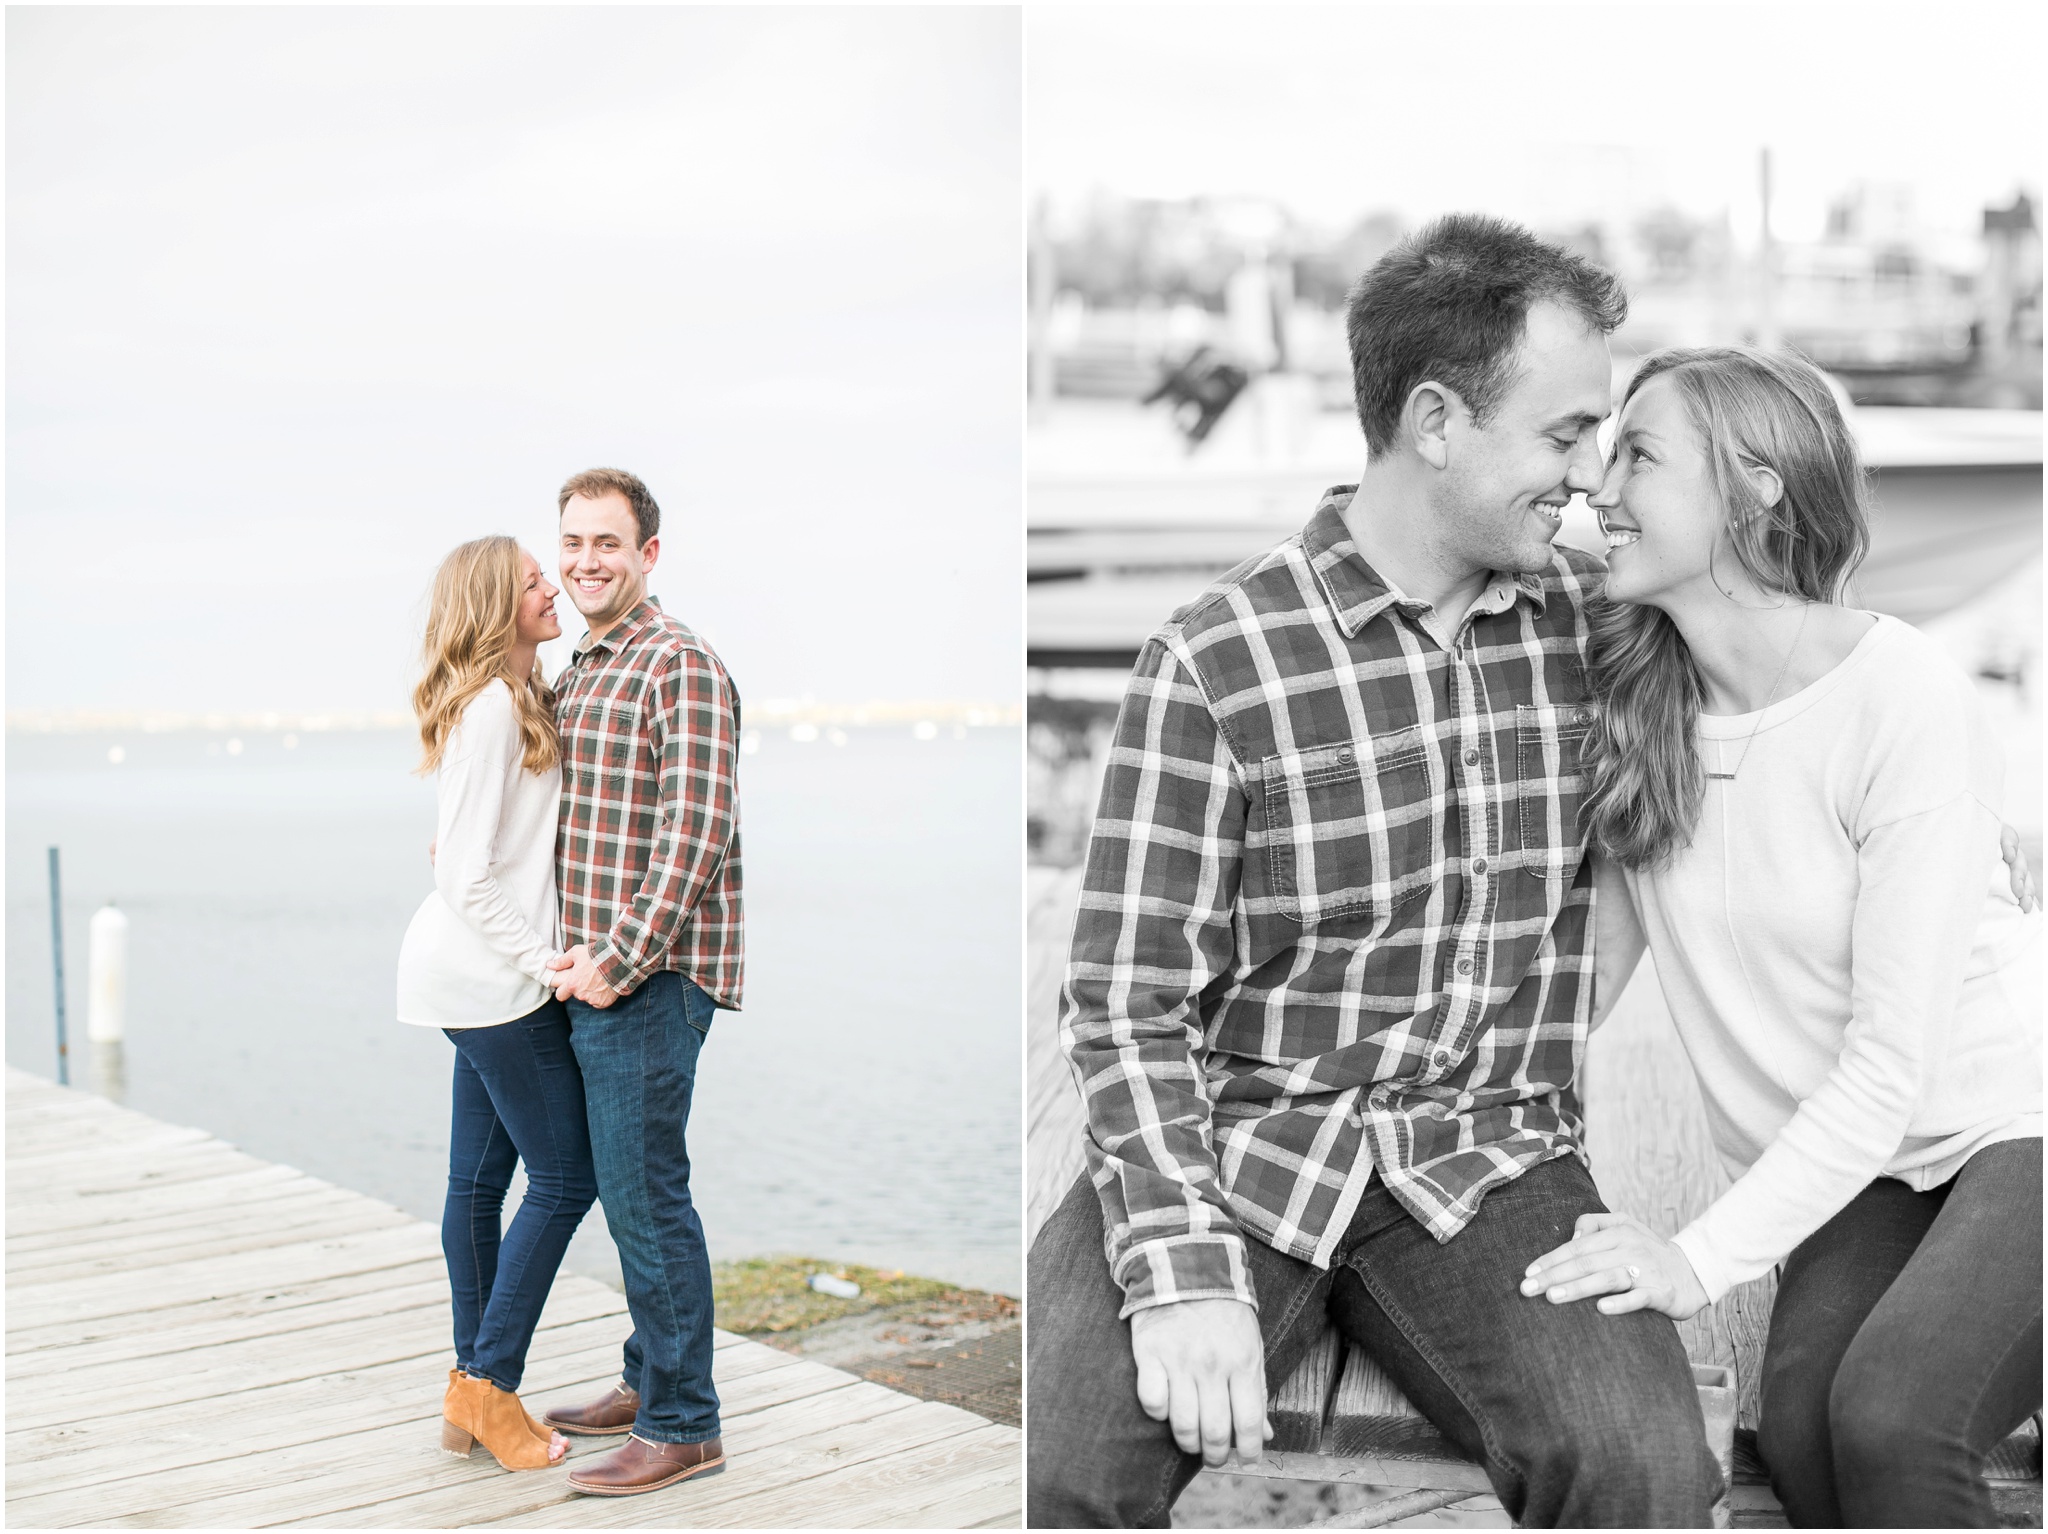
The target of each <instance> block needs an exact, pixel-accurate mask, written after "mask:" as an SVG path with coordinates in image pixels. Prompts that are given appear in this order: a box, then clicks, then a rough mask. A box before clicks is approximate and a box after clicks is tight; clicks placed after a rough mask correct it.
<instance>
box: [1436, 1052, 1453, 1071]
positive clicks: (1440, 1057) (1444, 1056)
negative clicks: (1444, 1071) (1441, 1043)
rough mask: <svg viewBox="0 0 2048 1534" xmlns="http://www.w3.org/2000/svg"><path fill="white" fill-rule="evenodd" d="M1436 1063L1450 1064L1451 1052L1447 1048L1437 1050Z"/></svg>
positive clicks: (1441, 1064)
mask: <svg viewBox="0 0 2048 1534" xmlns="http://www.w3.org/2000/svg"><path fill="white" fill-rule="evenodd" d="M1436 1063H1437V1065H1438V1066H1439V1067H1441V1066H1446V1065H1449V1064H1450V1063H1451V1052H1450V1051H1449V1050H1447V1049H1440V1050H1438V1051H1437V1052H1436Z"/></svg>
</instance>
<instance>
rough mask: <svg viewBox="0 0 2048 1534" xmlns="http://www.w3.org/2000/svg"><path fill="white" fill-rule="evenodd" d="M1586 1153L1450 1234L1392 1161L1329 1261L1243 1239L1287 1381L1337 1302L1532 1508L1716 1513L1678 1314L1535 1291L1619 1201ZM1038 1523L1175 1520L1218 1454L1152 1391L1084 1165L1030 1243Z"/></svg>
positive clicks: (1674, 1522) (1513, 1190) (1574, 1514)
mask: <svg viewBox="0 0 2048 1534" xmlns="http://www.w3.org/2000/svg"><path fill="white" fill-rule="evenodd" d="M1603 1207H1604V1206H1603V1205H1602V1204H1601V1202H1600V1199H1599V1195H1598V1194H1597V1193H1596V1192H1595V1191H1594V1189H1593V1180H1592V1178H1591V1177H1590V1176H1588V1175H1587V1173H1586V1170H1585V1168H1584V1167H1583V1166H1581V1165H1580V1164H1579V1162H1578V1161H1576V1160H1573V1159H1569V1158H1567V1159H1560V1160H1556V1161H1546V1162H1543V1163H1542V1164H1540V1165H1538V1166H1534V1167H1531V1168H1530V1169H1529V1170H1528V1171H1526V1172H1524V1173H1523V1174H1522V1175H1521V1176H1520V1177H1518V1178H1516V1179H1515V1180H1514V1181H1513V1182H1511V1183H1507V1184H1505V1185H1504V1186H1502V1187H1498V1188H1495V1189H1494V1190H1493V1191H1492V1192H1491V1193H1489V1194H1487V1196H1486V1201H1485V1202H1484V1203H1483V1204H1481V1205H1480V1206H1479V1213H1478V1214H1477V1215H1476V1216H1475V1217H1474V1218H1473V1220H1472V1222H1471V1224H1469V1225H1467V1226H1466V1227H1465V1229H1464V1230H1462V1231H1460V1232H1459V1233H1458V1234H1457V1235H1456V1236H1454V1237H1453V1238H1452V1239H1451V1240H1450V1241H1449V1242H1448V1243H1447V1244H1445V1245H1441V1246H1440V1245H1438V1244H1437V1242H1436V1240H1435V1238H1434V1237H1432V1236H1431V1235H1430V1234H1429V1233H1428V1232H1427V1231H1426V1230H1424V1229H1423V1228H1422V1226H1421V1225H1420V1224H1418V1223H1417V1222H1416V1220H1415V1219H1414V1217H1413V1216H1411V1215H1410V1214H1409V1213H1408V1212H1407V1211H1406V1210H1405V1209H1403V1208H1402V1207H1401V1206H1400V1205H1399V1204H1398V1203H1396V1202H1395V1201H1394V1198H1393V1196H1392V1195H1391V1194H1390V1193H1388V1192H1387V1190H1386V1187H1385V1185H1384V1184H1383V1183H1381V1182H1379V1181H1378V1180H1377V1179H1375V1181H1374V1182H1373V1184H1372V1186H1371V1187H1370V1188H1368V1189H1367V1191H1366V1195H1365V1197H1364V1199H1363V1200H1361V1201H1360V1204H1359V1210H1358V1214H1357V1217H1356V1218H1355V1219H1354V1220H1353V1221H1352V1224H1351V1228H1350V1229H1349V1230H1348V1231H1347V1232H1346V1233H1345V1236H1344V1239H1343V1241H1342V1242H1341V1243H1340V1244H1339V1246H1338V1250H1337V1253H1336V1257H1335V1260H1334V1261H1333V1262H1332V1264H1331V1267H1330V1271H1328V1272H1322V1271H1320V1270H1318V1269H1316V1268H1314V1267H1312V1266H1311V1265H1309V1264H1308V1263H1306V1262H1302V1261H1300V1260H1298V1259H1296V1258H1293V1257H1287V1256H1284V1255H1282V1254H1281V1253H1279V1252H1276V1251H1274V1250H1273V1249H1272V1248H1271V1247H1268V1246H1266V1245H1265V1244H1264V1243H1263V1242H1260V1241H1256V1240H1252V1241H1248V1242H1247V1243H1246V1245H1247V1248H1248V1250H1247V1254H1246V1259H1247V1262H1248V1263H1249V1265H1250V1268H1251V1273H1252V1282H1253V1286H1254V1292H1255V1293H1256V1294H1257V1295H1258V1300H1259V1330H1260V1332H1261V1333H1262V1334H1263V1336H1264V1338H1265V1344H1266V1385H1267V1389H1268V1390H1269V1391H1270V1390H1272V1389H1273V1388H1275V1387H1276V1386H1278V1385H1279V1384H1280V1382H1281V1381H1282V1380H1284V1379H1286V1377H1287V1376H1288V1375H1289V1374H1291V1373H1292V1372H1293V1371H1294V1368H1295V1366H1296V1365H1297V1364H1299V1363H1300V1362H1301V1360H1302V1357H1303V1355H1304V1354H1305V1353H1306V1352H1307V1350H1308V1348H1309V1346H1310V1345H1311V1344H1312V1343H1313V1342H1314V1341H1315V1339H1316V1338H1317V1337H1318V1336H1320V1335H1321V1333H1322V1331H1323V1329H1324V1327H1325V1325H1326V1324H1327V1323H1328V1322H1330V1321H1335V1322H1336V1324H1337V1325H1338V1327H1339V1328H1340V1329H1341V1330H1342V1331H1343V1332H1344V1334H1345V1335H1346V1336H1347V1337H1349V1338H1351V1339H1352V1340H1353V1341H1355V1342H1358V1343H1360V1344H1362V1345H1363V1346H1364V1347H1365V1349H1366V1350H1367V1352H1369V1353H1370V1354H1371V1355H1372V1356H1373V1358H1374V1359H1376V1360H1377V1361H1378V1362H1379V1364H1380V1366H1381V1367H1382V1368H1384V1369H1385V1370H1386V1371H1387V1373H1388V1374H1389V1375H1390V1376H1392V1378H1393V1380H1394V1383H1395V1384H1396V1385H1398V1386H1399V1387H1400V1388H1401V1390H1402V1391H1403V1392H1405V1393H1406V1394H1407V1396H1408V1399H1409V1400H1411V1401H1413V1402H1414V1403H1415V1405H1416V1408H1417V1409H1418V1410H1420V1411H1421V1412H1422V1414H1423V1415H1424V1416H1426V1417H1428V1418H1429V1420H1430V1421H1431V1422H1432V1423H1434V1424H1435V1425H1436V1428H1437V1431H1438V1432H1440V1433H1442V1434H1443V1435H1444V1437H1446V1438H1447V1439H1449V1440H1450V1441H1451V1442H1452V1443H1454V1444H1456V1445H1457V1446H1458V1447H1459V1448H1460V1449H1461V1450H1463V1451H1464V1452H1465V1453H1467V1454H1469V1455H1471V1456H1472V1457H1473V1458H1474V1459H1475V1460H1477V1461H1478V1462H1479V1463H1480V1465H1482V1466H1483V1467H1484V1468H1485V1470H1486V1474H1487V1477H1488V1478H1489V1479H1490V1480H1491V1481H1492V1483H1493V1487H1494V1490H1495V1491H1497V1492H1498V1493H1499V1494H1500V1500H1501V1505H1502V1506H1503V1507H1504V1508H1506V1509H1507V1512H1508V1515H1509V1516H1510V1517H1512V1518H1513V1519H1514V1520H1515V1522H1516V1524H1517V1525H1519V1526H1521V1527H1524V1528H1543V1527H1561V1526H1569V1527H1581V1528H1588V1527H1606V1528H1705V1527H1706V1526H1707V1524H1708V1521H1709V1516H1710V1509H1711V1507H1712V1504H1713V1501H1714V1499H1715V1497H1717V1496H1718V1495H1719V1494H1720V1489H1721V1473H1720V1470H1719V1468H1718V1467H1717V1466H1716V1465H1715V1463H1714V1459H1713V1456H1712V1455H1711V1454H1710V1453H1709V1452H1708V1450H1707V1443H1706V1426H1705V1423H1704V1421H1703V1420H1702V1418H1701V1416H1700V1404H1699V1395H1698V1392H1697V1391H1696V1390H1695V1388H1694V1386H1693V1381H1692V1371H1691V1368H1690V1367H1689V1365H1688V1364H1687V1362H1686V1357H1685V1349H1684V1348H1683V1347H1682V1346H1681V1345H1680V1343H1679V1340H1678V1330H1677V1328H1676V1327H1674V1326H1673V1325H1672V1324H1671V1322H1670V1321H1668V1320H1667V1319H1665V1318H1664V1317H1663V1316H1660V1315H1655V1314H1652V1313H1650V1312H1648V1311H1638V1312H1635V1313H1633V1314H1631V1315H1626V1316H1605V1315H1602V1314H1600V1312H1599V1311H1597V1310H1595V1309H1594V1308H1593V1304H1592V1302H1591V1301H1590V1300H1587V1301H1581V1302H1579V1303H1577V1304H1572V1305H1553V1304H1551V1303H1550V1302H1549V1301H1548V1300H1546V1299H1544V1298H1542V1297H1541V1296H1540V1295H1539V1296H1537V1297H1535V1298H1533V1299H1525V1298H1524V1297H1523V1296H1522V1293H1521V1290H1520V1284H1521V1280H1522V1273H1523V1270H1524V1269H1525V1268H1527V1267H1528V1265H1529V1264H1530V1262H1532V1261H1533V1260H1534V1259H1536V1258H1537V1257H1540V1256H1541V1255H1542V1254H1543V1253H1545V1252H1547V1251H1550V1250H1551V1249H1552V1248H1553V1247H1556V1246H1559V1245H1561V1244H1563V1243H1564V1242H1565V1241H1567V1240H1569V1239H1570V1238H1571V1235H1572V1228H1573V1225H1574V1224H1575V1222H1576V1221H1577V1220H1578V1217H1579V1216H1580V1215H1582V1214H1590V1213H1594V1212H1598V1211H1600V1210H1602V1208H1603ZM1026 1294H1027V1296H1028V1298H1027V1305H1028V1307H1029V1312H1030V1314H1029V1319H1028V1322H1027V1328H1026V1336H1027V1337H1028V1338H1029V1340H1030V1360H1029V1364H1028V1378H1029V1382H1030V1383H1029V1390H1030V1402H1031V1408H1030V1422H1029V1424H1028V1429H1029V1430H1028V1433H1027V1435H1026V1444H1027V1453H1028V1456H1029V1465H1028V1469H1027V1474H1028V1479H1029V1492H1028V1495H1029V1511H1028V1515H1027V1521H1028V1522H1029V1524H1030V1525H1031V1526H1032V1527H1033V1528H1089V1527H1094V1528H1104V1527H1112V1528H1113V1527H1123V1528H1165V1527H1166V1526H1167V1510H1168V1509H1169V1508H1171V1507H1172V1505H1173V1501H1174V1499H1175V1498H1176V1497H1178V1496H1179V1495H1180V1493H1181V1491H1182V1489H1183V1488H1184V1487H1186V1485H1187V1483H1188V1482H1189V1481H1190V1480H1192V1479H1193V1478H1194V1476H1195V1473H1196V1472H1197V1471H1199V1470H1200V1469H1201V1467H1202V1461H1201V1459H1200V1457H1199V1456H1197V1455H1189V1454H1183V1453H1181V1451H1180V1449H1179V1448H1178V1447H1177V1446H1176V1445H1175V1443H1174V1441H1173V1434H1172V1432H1171V1430H1170V1429H1169V1428H1168V1427H1167V1425H1166V1424H1165V1423H1163V1422H1154V1421H1153V1420H1152V1419H1151V1418H1150V1417H1147V1416H1146V1415H1145V1413H1144V1411H1143V1410H1142V1409H1141V1408H1140V1407H1139V1405H1138V1393H1137V1365H1136V1364H1135V1362H1134V1361H1133V1360H1132V1357H1131V1331H1130V1326H1129V1324H1128V1323H1127V1322H1124V1321H1120V1320H1118V1319H1117V1311H1118V1310H1119V1309H1120V1308H1121V1306H1122V1303H1123V1295H1122V1293H1121V1291H1119V1290H1118V1288H1117V1286H1116V1283H1115V1281H1114V1280H1113V1279H1112V1278H1111V1277H1110V1272H1109V1263H1108V1261H1107V1259H1106V1258H1105V1257H1104V1256H1103V1250H1102V1207H1101V1205H1100V1204H1099V1203H1098V1202H1097V1199H1096V1195H1095V1190H1094V1188H1093V1187H1092V1186H1091V1185H1090V1184H1089V1182H1088V1180H1087V1178H1086V1177H1085V1176H1084V1177H1083V1178H1081V1179H1080V1180H1079V1181H1078V1182H1076V1183H1075V1185H1074V1188H1073V1190H1072V1192H1070V1193H1069V1194H1068V1195H1067V1199H1066V1202H1065V1203H1063V1204H1062V1205H1061V1206H1060V1207H1059V1209H1058V1211H1057V1212H1056V1213H1054V1215H1053V1216H1052V1218H1051V1219H1050V1220H1048V1221H1047V1222H1046V1225H1045V1228H1044V1229H1043V1230H1042V1231H1040V1232H1039V1235H1038V1239H1037V1241H1035V1242H1034V1243H1033V1244H1032V1247H1031V1262H1030V1279H1029V1282H1028V1285H1027V1287H1026Z"/></svg>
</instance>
